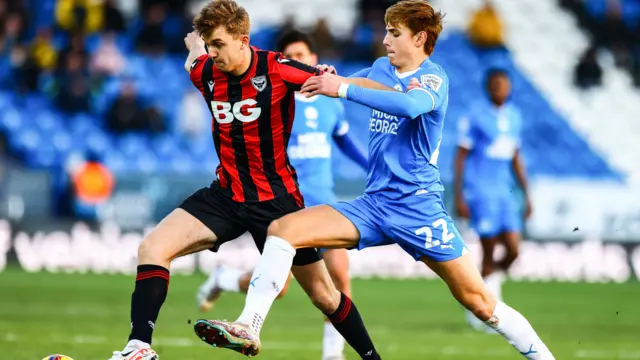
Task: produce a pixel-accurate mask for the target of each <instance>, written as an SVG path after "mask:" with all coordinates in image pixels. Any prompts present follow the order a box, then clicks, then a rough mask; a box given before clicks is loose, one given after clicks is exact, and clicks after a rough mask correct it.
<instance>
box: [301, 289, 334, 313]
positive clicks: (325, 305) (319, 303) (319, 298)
mask: <svg viewBox="0 0 640 360" xmlns="http://www.w3.org/2000/svg"><path fill="white" fill-rule="evenodd" d="M309 298H310V299H311V303H313V306H315V307H316V308H318V309H319V310H320V311H322V312H323V313H325V314H332V313H334V312H335V311H336V309H338V306H340V292H338V291H333V292H332V291H317V292H315V293H313V294H311V296H310V297H309Z"/></svg>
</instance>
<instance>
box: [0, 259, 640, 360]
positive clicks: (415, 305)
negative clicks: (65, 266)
mask: <svg viewBox="0 0 640 360" xmlns="http://www.w3.org/2000/svg"><path fill="white" fill-rule="evenodd" d="M203 279H204V276H203V275H193V276H175V277H173V278H172V281H171V286H170V288H169V297H168V299H167V301H166V302H165V305H164V307H163V311H162V312H161V315H160V318H159V319H158V321H157V324H156V330H155V334H154V335H155V341H154V349H155V350H156V351H157V352H158V353H159V354H160V357H161V359H163V360H171V359H175V360H188V359H241V358H243V357H242V356H240V355H237V354H235V353H233V352H230V351H228V350H220V349H213V348H210V347H209V346H208V345H206V344H204V343H202V342H201V341H200V340H199V339H197V338H196V337H195V336H194V334H193V330H192V327H191V325H189V324H187V321H188V320H189V319H191V320H195V319H198V318H199V317H201V316H202V315H201V314H199V313H198V311H197V309H196V306H195V305H196V304H195V291H196V289H197V287H198V286H199V285H200V282H201V281H202V280H203ZM353 288H354V293H355V296H354V300H355V302H356V304H357V306H358V308H359V309H360V311H361V313H362V314H363V316H364V319H365V322H366V324H367V325H368V328H369V330H370V332H371V335H372V337H373V339H374V341H375V343H376V346H377V347H378V350H379V351H380V353H381V354H382V356H383V358H384V359H391V360H401V359H444V360H469V359H498V360H502V359H505V360H506V359H520V358H521V357H520V355H518V354H517V353H516V352H515V350H513V349H512V348H511V346H510V345H508V344H507V343H506V342H505V341H503V339H502V338H501V337H500V336H499V335H486V334H481V333H476V332H474V331H472V330H470V329H469V328H468V327H467V326H466V324H465V322H464V319H463V313H462V310H461V309H460V307H459V306H458V305H457V304H456V303H455V302H454V300H453V299H452V298H450V296H449V294H448V292H447V289H446V287H445V286H444V285H443V284H442V283H441V282H439V281H428V280H355V281H354V286H353ZM132 290H133V277H129V276H120V275H118V276H109V275H93V274H86V275H78V274H44V273H39V274H27V273H24V272H22V271H20V270H17V269H15V268H10V269H7V270H5V271H4V272H2V273H0V348H1V349H2V354H3V357H4V358H7V359H12V360H39V359H42V358H43V357H45V356H46V355H50V354H54V353H62V354H65V355H69V356H71V357H73V358H74V359H75V360H106V359H108V358H109V357H110V355H111V352H112V351H114V350H121V349H122V347H123V346H124V344H125V342H126V337H127V335H128V331H129V303H130V295H131V291H132ZM504 294H505V298H506V300H507V301H508V303H509V304H510V305H512V306H513V307H515V308H517V309H519V310H520V311H521V312H522V313H523V314H525V316H526V317H527V318H528V319H529V320H530V321H531V322H532V324H533V325H534V327H535V328H536V329H537V330H538V332H539V334H540V335H541V337H542V338H543V339H544V340H546V342H547V344H548V345H549V347H550V348H551V349H552V350H553V351H554V353H555V355H556V359H558V360H561V359H603V360H613V359H640V284H638V283H637V282H630V283H625V284H560V283H507V284H506V285H505V289H504ZM243 304H244V297H243V296H242V295H237V294H225V295H223V296H222V298H221V299H220V301H219V302H218V304H217V305H216V307H214V309H213V310H212V311H211V312H210V313H209V314H208V315H209V316H210V317H212V318H222V319H224V318H229V319H235V317H236V316H237V315H238V314H239V313H240V310H241V307H242V305H243ZM321 321H322V317H321V315H320V314H319V312H318V311H316V310H315V309H313V307H312V306H311V305H310V302H309V301H308V300H307V299H306V297H305V295H304V294H303V292H302V291H301V290H300V288H299V287H298V286H297V285H296V286H292V287H291V290H290V292H289V294H288V295H287V296H286V297H285V298H284V299H282V300H279V301H278V302H277V303H276V304H275V305H274V308H273V311H272V312H271V314H270V315H269V317H268V318H267V321H266V323H265V327H264V329H263V332H262V343H263V352H262V353H261V354H260V355H259V359H264V360H275V359H281V360H301V359H302V360H306V359H317V360H319V359H320V350H321V336H322V323H321ZM347 358H348V359H357V358H358V357H357V355H356V354H355V353H353V352H352V351H351V350H349V351H348V353H347Z"/></svg>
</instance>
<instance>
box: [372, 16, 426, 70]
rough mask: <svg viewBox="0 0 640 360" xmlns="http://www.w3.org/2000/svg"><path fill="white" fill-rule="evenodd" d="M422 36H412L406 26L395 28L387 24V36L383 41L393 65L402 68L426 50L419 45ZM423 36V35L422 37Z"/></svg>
mask: <svg viewBox="0 0 640 360" xmlns="http://www.w3.org/2000/svg"><path fill="white" fill-rule="evenodd" d="M419 36H421V35H420V34H415V35H414V34H412V32H411V30H410V29H409V28H407V27H405V26H404V25H402V24H400V25H398V26H393V25H390V24H387V34H386V35H385V37H384V40H383V41H382V44H383V45H384V47H385V49H386V50H387V56H388V57H389V61H390V62H391V65H393V66H395V67H402V66H403V65H406V64H407V63H408V62H410V61H411V59H413V58H414V57H415V56H416V54H418V53H419V52H423V53H424V50H423V49H424V48H423V46H422V45H420V43H419V39H418V37H419ZM422 36H423V35H422Z"/></svg>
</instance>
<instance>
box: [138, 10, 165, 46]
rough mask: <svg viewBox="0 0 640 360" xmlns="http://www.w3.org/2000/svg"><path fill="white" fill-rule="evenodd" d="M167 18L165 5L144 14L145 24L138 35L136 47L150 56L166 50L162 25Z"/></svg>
mask: <svg viewBox="0 0 640 360" xmlns="http://www.w3.org/2000/svg"><path fill="white" fill-rule="evenodd" d="M165 18H166V11H165V8H164V5H163V4H155V5H153V6H151V7H149V9H148V10H147V11H146V12H145V13H144V23H143V25H142V29H141V30H140V32H139V33H138V38H137V39H136V46H137V48H138V50H140V51H141V52H143V53H146V54H148V55H154V54H160V53H163V52H164V50H165V44H164V36H163V28H162V24H163V22H164V20H165Z"/></svg>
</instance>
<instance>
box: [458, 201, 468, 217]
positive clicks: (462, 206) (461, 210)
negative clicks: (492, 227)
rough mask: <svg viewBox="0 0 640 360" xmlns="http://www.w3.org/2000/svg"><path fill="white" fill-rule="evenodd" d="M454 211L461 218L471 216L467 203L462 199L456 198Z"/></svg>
mask: <svg viewBox="0 0 640 360" xmlns="http://www.w3.org/2000/svg"><path fill="white" fill-rule="evenodd" d="M456 213H457V214H458V216H460V217H461V218H463V219H470V218H471V212H470V211H469V206H467V203H466V202H465V201H464V200H462V199H456Z"/></svg>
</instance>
